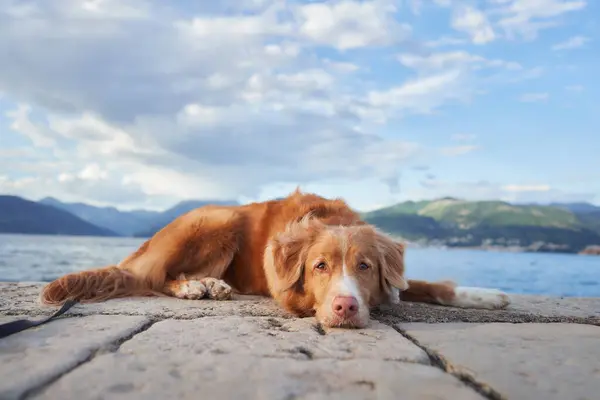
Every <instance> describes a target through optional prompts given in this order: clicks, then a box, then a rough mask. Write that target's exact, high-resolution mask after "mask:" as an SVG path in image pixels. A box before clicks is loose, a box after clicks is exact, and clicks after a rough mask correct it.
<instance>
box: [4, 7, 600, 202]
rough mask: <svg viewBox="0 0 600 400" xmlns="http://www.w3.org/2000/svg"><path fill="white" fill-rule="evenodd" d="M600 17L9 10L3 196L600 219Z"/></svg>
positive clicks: (526, 10)
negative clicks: (408, 205) (313, 202)
mask: <svg viewBox="0 0 600 400" xmlns="http://www.w3.org/2000/svg"><path fill="white" fill-rule="evenodd" d="M599 33H600V2H597V1H583V0H479V1H471V0H461V1H454V0H404V1H393V0H371V1H369V0H363V1H354V0H336V1H286V0H223V1H218V2H217V1H208V0H206V1H191V0H188V1H183V0H172V1H169V2H165V1H162V0H156V1H151V0H86V1H75V0H61V1H52V2H51V1H46V0H37V1H36V0H14V1H13V0H0V59H2V62H1V63H0V194H14V195H19V196H23V197H25V198H28V199H32V200H38V199H41V198H43V197H46V196H53V197H56V198H58V199H60V200H63V201H69V202H72V201H83V202H87V203H90V204H94V205H99V206H104V205H113V206H116V207H118V208H120V209H123V210H126V209H134V208H147V209H164V208H167V207H169V206H171V205H173V204H174V203H176V202H178V201H180V200H185V199H209V200H210V199H236V200H238V201H242V202H248V201H261V200H266V199H269V198H273V197H279V196H283V195H285V194H287V193H289V192H291V191H292V190H294V189H295V188H296V187H297V186H300V187H301V189H302V190H304V191H310V192H316V193H319V194H321V195H324V196H328V197H342V198H344V199H346V200H347V201H348V203H349V204H350V205H351V206H353V207H355V208H357V209H359V210H371V209H374V208H377V207H381V206H386V205H390V204H393V203H397V202H400V201H405V200H422V199H435V198H440V197H445V196H452V197H458V198H462V199H467V200H489V199H500V200H505V201H511V202H540V203H548V202H553V201H561V202H566V201H587V202H591V203H594V204H600V130H599V128H598V127H599V126H600V79H599V78H598V72H597V71H600V46H599V43H598V38H599V37H600V36H599Z"/></svg>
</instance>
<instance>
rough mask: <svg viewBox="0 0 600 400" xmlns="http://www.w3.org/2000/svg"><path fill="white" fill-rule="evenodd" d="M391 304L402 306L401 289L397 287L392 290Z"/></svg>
mask: <svg viewBox="0 0 600 400" xmlns="http://www.w3.org/2000/svg"><path fill="white" fill-rule="evenodd" d="M389 302H390V303H391V304H400V289H398V288H395V287H392V288H390V297H389Z"/></svg>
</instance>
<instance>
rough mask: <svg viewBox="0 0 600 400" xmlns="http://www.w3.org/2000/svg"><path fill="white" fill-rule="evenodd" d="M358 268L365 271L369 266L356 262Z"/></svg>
mask: <svg viewBox="0 0 600 400" xmlns="http://www.w3.org/2000/svg"><path fill="white" fill-rule="evenodd" d="M358 269H360V270H361V271H365V270H367V269H369V266H368V265H367V264H366V263H360V264H358Z"/></svg>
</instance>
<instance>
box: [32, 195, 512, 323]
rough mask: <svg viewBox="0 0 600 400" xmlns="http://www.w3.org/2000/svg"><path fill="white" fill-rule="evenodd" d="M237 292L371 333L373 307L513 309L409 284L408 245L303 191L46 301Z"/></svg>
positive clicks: (181, 233) (232, 211) (161, 237)
mask: <svg viewBox="0 0 600 400" xmlns="http://www.w3.org/2000/svg"><path fill="white" fill-rule="evenodd" d="M232 292H236V293H240V294H253V295H263V296H271V297H273V298H274V299H275V300H276V301H277V302H278V303H279V304H280V305H281V306H282V307H284V308H285V309H286V310H288V311H290V312H292V313H294V314H295V315H298V316H302V317H305V316H313V315H314V316H316V318H317V320H318V321H319V322H321V323H322V324H324V325H325V326H328V327H354V328H362V327H365V326H367V324H368V322H369V309H370V307H373V306H376V305H378V304H381V303H385V302H391V303H398V302H399V301H400V297H401V298H402V300H407V301H416V302H428V303H436V304H442V305H451V306H457V307H466V308H489V309H495V308H503V307H506V306H507V305H508V304H509V300H508V297H507V296H506V295H505V294H504V293H502V292H499V291H497V290H494V289H482V288H467V287H455V285H454V284H452V283H450V282H440V283H428V282H423V281H414V280H409V281H407V280H405V278H404V246H403V245H402V244H400V243H397V242H395V241H393V240H392V239H391V238H389V237H388V236H386V235H384V234H382V233H380V232H378V231H377V230H376V229H375V228H374V227H373V226H371V225H368V224H366V223H365V222H363V221H361V219H360V217H359V215H358V214H357V213H356V212H355V211H353V210H352V209H350V207H348V205H347V204H346V203H345V202H344V201H343V200H339V199H336V200H328V199H325V198H323V197H320V196H317V195H314V194H304V193H301V192H300V191H299V190H296V192H294V193H292V194H291V195H290V196H288V197H286V198H284V199H282V200H272V201H267V202H262V203H252V204H248V205H243V206H205V207H201V208H198V209H196V210H193V211H191V212H189V213H187V214H185V215H182V216H180V217H179V218H177V219H176V220H174V221H173V222H171V223H170V224H169V225H167V226H166V227H164V228H163V229H162V230H161V231H159V232H158V233H156V235H154V237H152V238H151V239H149V240H148V241H146V242H145V243H144V244H143V245H142V246H141V247H140V248H139V249H138V250H137V251H136V252H134V253H133V254H131V255H129V256H128V257H127V258H125V259H124V260H123V261H122V262H121V263H120V264H119V265H117V266H109V267H105V268H101V269H96V270H90V271H83V272H77V273H72V274H68V275H66V276H63V277H61V278H59V279H57V280H55V281H54V282H51V283H50V284H48V285H47V286H46V287H45V288H44V289H43V292H42V296H41V299H42V302H43V303H45V304H54V305H56V304H61V303H63V302H64V301H66V300H67V299H76V300H79V301H81V302H97V301H103V300H107V299H110V298H116V297H125V296H139V295H163V296H164V295H168V296H174V297H179V298H185V299H200V298H203V297H205V296H206V297H208V298H210V299H216V300H224V299H229V298H230V297H231V295H232ZM400 292H402V294H401V295H400Z"/></svg>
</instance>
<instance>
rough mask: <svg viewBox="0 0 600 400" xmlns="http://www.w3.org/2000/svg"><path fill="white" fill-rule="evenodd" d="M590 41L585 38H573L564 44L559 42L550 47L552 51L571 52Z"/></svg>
mask: <svg viewBox="0 0 600 400" xmlns="http://www.w3.org/2000/svg"><path fill="white" fill-rule="evenodd" d="M589 41H590V38H588V37H585V36H573V37H571V38H569V39H567V40H565V41H564V42H560V43H557V44H555V45H554V46H552V50H554V51H558V50H573V49H578V48H580V47H583V46H584V45H585V44H586V43H588V42H589Z"/></svg>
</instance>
